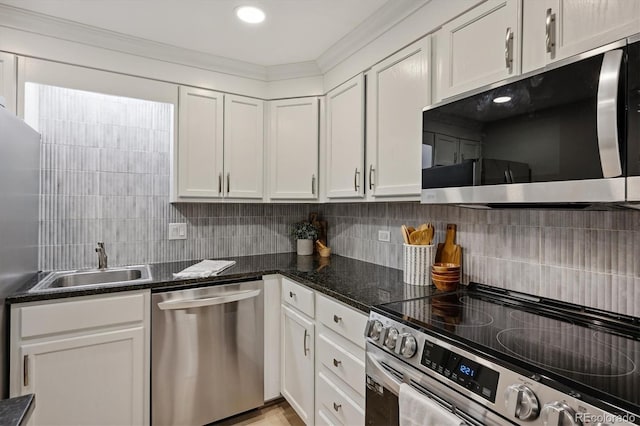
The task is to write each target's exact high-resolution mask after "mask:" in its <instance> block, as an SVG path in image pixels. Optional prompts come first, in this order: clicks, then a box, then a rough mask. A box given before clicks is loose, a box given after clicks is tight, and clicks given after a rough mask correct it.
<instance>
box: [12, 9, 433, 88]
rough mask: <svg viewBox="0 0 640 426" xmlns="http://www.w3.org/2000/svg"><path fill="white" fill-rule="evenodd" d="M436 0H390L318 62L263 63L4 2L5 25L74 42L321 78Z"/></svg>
mask: <svg viewBox="0 0 640 426" xmlns="http://www.w3.org/2000/svg"><path fill="white" fill-rule="evenodd" d="M430 1H431V0H390V1H388V2H387V3H386V4H385V5H384V6H382V7H381V8H380V9H378V10H377V11H376V12H375V13H374V14H373V15H371V16H370V17H369V18H367V19H366V20H365V21H364V22H362V23H361V24H360V25H358V26H357V27H356V28H355V30H353V31H352V32H350V33H349V34H347V35H346V36H345V37H343V38H342V39H340V40H338V41H337V42H336V43H334V44H333V45H332V46H331V47H330V48H329V49H327V50H326V51H325V52H324V53H323V54H322V55H321V56H320V57H319V58H318V59H317V60H316V61H307V62H299V63H292V64H282V65H273V66H262V65H258V64H253V63H249V62H244V61H239V60H236V59H231V58H226V57H222V56H217V55H212V54H209V53H205V52H200V51H196V50H191V49H185V48H182V47H177V46H173V45H170V44H166V43H160V42H156V41H152V40H148V39H145V38H141V37H135V36H130V35H126V34H122V33H119V32H116V31H110V30H105V29H102V28H97V27H93V26H90V25H85V24H81V23H78V22H75V21H70V20H67V19H61V18H56V17H53V16H50V15H45V14H42V13H38V12H33V11H30V10H26V9H22V8H19V7H14V6H9V5H6V4H0V26H2V27H7V28H11V29H14V30H19V31H25V32H29V33H33V34H38V35H42V36H46V37H53V38H57V39H61V40H66V41H70V42H74V43H80V44H84V45H88V46H93V47H98V48H101V49H107V50H112V51H117V52H121V53H126V54H131V55H136V56H140V57H144V58H149V59H154V60H160V61H163V62H169V63H174V64H179V65H186V66H190V67H195V68H200V69H205V70H209V71H214V72H219V73H224V74H232V75H235V76H240V77H245V78H250V79H254V80H260V81H278V80H287V79H293V78H303V77H317V76H322V75H323V74H324V73H326V72H327V71H329V70H330V69H332V68H333V67H335V66H336V65H338V64H339V63H340V62H342V61H344V60H345V59H347V58H348V57H349V56H351V55H352V54H354V53H355V52H357V51H358V50H360V49H362V48H363V47H364V46H366V45H367V44H369V43H371V42H372V41H373V40H375V39H376V38H378V37H380V35H382V34H384V33H385V32H386V31H388V30H389V29H390V28H392V27H394V26H395V25H397V24H398V23H399V22H401V21H402V20H403V19H405V18H406V17H407V16H409V15H411V14H412V13H414V12H415V11H416V10H418V9H419V8H421V7H422V6H424V5H425V4H427V3H429V2H430Z"/></svg>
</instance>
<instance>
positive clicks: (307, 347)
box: [281, 305, 315, 425]
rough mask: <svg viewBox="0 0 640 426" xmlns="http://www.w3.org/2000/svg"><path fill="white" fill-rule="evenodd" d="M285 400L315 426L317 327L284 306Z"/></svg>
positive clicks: (283, 374) (283, 366)
mask: <svg viewBox="0 0 640 426" xmlns="http://www.w3.org/2000/svg"><path fill="white" fill-rule="evenodd" d="M281 339H282V354H281V374H282V379H281V386H282V396H284V397H285V399H286V400H287V401H288V402H289V404H291V406H292V407H293V409H294V410H296V413H298V415H299V416H300V418H301V419H302V420H303V421H304V422H305V424H307V425H310V424H312V423H313V419H314V416H313V413H314V411H313V404H314V403H313V400H314V381H313V378H314V353H315V352H314V325H313V322H311V321H310V320H308V319H307V318H305V317H304V316H302V315H301V314H299V313H297V312H296V311H294V310H293V309H290V308H288V307H286V306H285V305H282V334H281Z"/></svg>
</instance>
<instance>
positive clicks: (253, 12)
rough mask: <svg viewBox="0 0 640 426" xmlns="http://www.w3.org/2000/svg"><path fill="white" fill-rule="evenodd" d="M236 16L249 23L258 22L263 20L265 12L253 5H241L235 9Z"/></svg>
mask: <svg viewBox="0 0 640 426" xmlns="http://www.w3.org/2000/svg"><path fill="white" fill-rule="evenodd" d="M236 16H237V17H238V19H240V20H241V21H244V22H247V23H249V24H259V23H260V22H262V21H264V18H265V14H264V12H263V11H262V10H261V9H258V8H257V7H253V6H241V7H239V8H237V9H236Z"/></svg>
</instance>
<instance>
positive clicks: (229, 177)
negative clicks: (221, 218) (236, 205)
mask: <svg viewBox="0 0 640 426" xmlns="http://www.w3.org/2000/svg"><path fill="white" fill-rule="evenodd" d="M178 109H179V113H178V114H179V115H178V140H177V145H176V146H177V148H176V149H175V150H174V152H177V156H178V157H177V161H176V162H174V164H176V167H177V194H174V195H175V196H174V201H198V202H202V201H216V200H217V201H220V200H222V199H225V198H227V199H247V200H249V199H258V200H261V199H262V197H263V194H264V101H261V100H259V99H253V98H246V97H242V96H234V95H226V94H223V93H219V92H214V91H211V90H204V89H194V88H192V87H180V98H179V106H178Z"/></svg>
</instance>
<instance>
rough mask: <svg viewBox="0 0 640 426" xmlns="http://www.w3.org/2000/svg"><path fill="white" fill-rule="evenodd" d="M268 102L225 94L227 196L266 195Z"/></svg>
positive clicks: (259, 196)
mask: <svg viewBox="0 0 640 426" xmlns="http://www.w3.org/2000/svg"><path fill="white" fill-rule="evenodd" d="M263 105H264V102H263V101H261V100H258V99H252V98H245V97H241V96H233V95H225V99H224V113H225V117H224V122H225V127H224V171H225V197H228V198H258V199H260V198H262V195H263V186H264V185H263V182H264V176H263V170H264V167H263V165H264V157H263V146H264V126H263V121H264V106H263Z"/></svg>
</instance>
